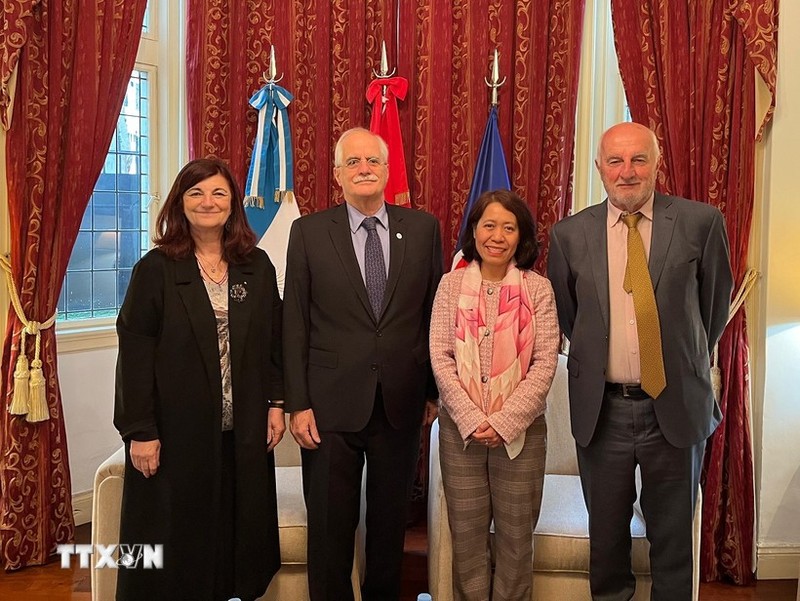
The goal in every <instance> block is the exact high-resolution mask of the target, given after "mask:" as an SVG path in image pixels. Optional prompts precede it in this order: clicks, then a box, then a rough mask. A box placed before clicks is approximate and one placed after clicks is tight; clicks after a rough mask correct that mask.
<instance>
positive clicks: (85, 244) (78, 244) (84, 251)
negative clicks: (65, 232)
mask: <svg viewBox="0 0 800 601" xmlns="http://www.w3.org/2000/svg"><path fill="white" fill-rule="evenodd" d="M91 268H92V234H91V232H78V239H77V240H75V246H73V247H72V256H71V257H70V258H69V265H68V266H67V273H69V272H70V271H82V270H86V269H91Z"/></svg>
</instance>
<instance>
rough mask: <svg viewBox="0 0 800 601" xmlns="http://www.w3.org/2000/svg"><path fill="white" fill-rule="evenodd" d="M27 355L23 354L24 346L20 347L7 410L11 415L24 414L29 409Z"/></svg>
mask: <svg viewBox="0 0 800 601" xmlns="http://www.w3.org/2000/svg"><path fill="white" fill-rule="evenodd" d="M29 376H30V371H28V357H27V356H26V355H25V347H24V345H23V347H22V348H21V349H20V351H19V357H17V367H16V369H15V370H14V395H13V397H12V398H11V407H9V409H8V412H9V413H10V414H11V415H25V414H26V413H28V411H29V410H30V403H29V397H28V377H29Z"/></svg>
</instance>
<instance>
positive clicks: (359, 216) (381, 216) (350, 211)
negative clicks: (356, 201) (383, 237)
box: [345, 202, 389, 234]
mask: <svg viewBox="0 0 800 601" xmlns="http://www.w3.org/2000/svg"><path fill="white" fill-rule="evenodd" d="M345 205H346V206H347V220H348V221H349V222H350V231H351V232H352V233H354V234H355V233H356V232H357V231H358V228H360V227H361V222H362V221H364V219H366V218H367V217H370V215H364V213H362V212H361V211H359V210H358V209H357V208H355V207H354V206H353V205H351V204H350V203H349V202H345ZM372 217H377V218H378V223H380V224H381V225H382V226H383V229H385V230H388V229H389V225H388V223H389V213H388V211H387V210H386V203H385V202H384V203H382V204H381V208H380V209H378V212H377V213H375V214H374V215H372Z"/></svg>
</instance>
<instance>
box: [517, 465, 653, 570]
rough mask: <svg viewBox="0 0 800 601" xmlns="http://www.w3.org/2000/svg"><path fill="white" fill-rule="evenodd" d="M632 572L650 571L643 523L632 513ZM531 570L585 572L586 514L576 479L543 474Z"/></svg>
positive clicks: (637, 515) (578, 479) (587, 518)
mask: <svg viewBox="0 0 800 601" xmlns="http://www.w3.org/2000/svg"><path fill="white" fill-rule="evenodd" d="M631 535H632V537H633V545H632V549H631V554H632V566H633V571H634V573H637V574H647V573H649V572H650V559H649V553H650V544H649V543H648V542H647V538H646V537H645V524H644V520H643V519H642V517H641V515H640V514H639V513H638V512H636V511H634V514H633V519H632V520H631ZM533 544H534V562H533V564H534V566H533V567H534V570H547V571H556V572H562V571H567V572H588V571H589V514H588V513H587V512H586V505H585V504H584V502H583V492H582V490H581V481H580V478H579V477H578V476H563V475H557V474H546V475H545V477H544V492H543V494H542V510H541V512H540V514H539V522H538V524H537V525H536V530H535V531H534V543H533Z"/></svg>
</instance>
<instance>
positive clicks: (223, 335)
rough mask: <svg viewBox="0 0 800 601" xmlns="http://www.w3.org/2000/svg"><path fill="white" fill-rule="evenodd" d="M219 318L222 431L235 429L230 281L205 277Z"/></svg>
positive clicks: (212, 304)
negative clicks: (230, 326)
mask: <svg viewBox="0 0 800 601" xmlns="http://www.w3.org/2000/svg"><path fill="white" fill-rule="evenodd" d="M203 283H204V284H205V286H206V292H208V298H209V300H210V301H211V306H212V307H213V309H214V317H215V318H216V320H217V341H218V342H219V368H220V372H221V375H222V431H223V432H227V431H228V430H233V387H232V385H231V339H230V331H229V330H228V282H227V280H226V281H225V282H223V283H222V284H215V283H214V282H209V281H207V280H206V279H203Z"/></svg>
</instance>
